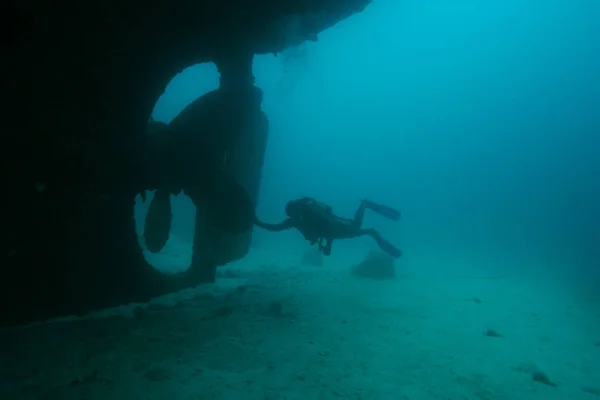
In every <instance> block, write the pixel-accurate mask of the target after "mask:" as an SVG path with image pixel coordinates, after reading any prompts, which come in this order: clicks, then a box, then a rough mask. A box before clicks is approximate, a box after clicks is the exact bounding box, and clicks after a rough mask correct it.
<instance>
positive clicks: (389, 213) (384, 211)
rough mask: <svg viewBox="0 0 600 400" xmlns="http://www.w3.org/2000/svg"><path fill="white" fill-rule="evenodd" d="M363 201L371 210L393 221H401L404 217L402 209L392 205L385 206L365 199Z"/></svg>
mask: <svg viewBox="0 0 600 400" xmlns="http://www.w3.org/2000/svg"><path fill="white" fill-rule="evenodd" d="M363 202H364V203H365V205H366V207H367V208H368V209H369V210H371V211H373V212H375V213H377V214H379V215H381V216H382V217H385V218H388V219H391V220H392V221H399V220H400V218H401V217H402V215H401V214H400V211H398V210H395V209H393V208H391V207H388V206H384V205H383V204H377V203H374V202H372V201H370V200H363Z"/></svg>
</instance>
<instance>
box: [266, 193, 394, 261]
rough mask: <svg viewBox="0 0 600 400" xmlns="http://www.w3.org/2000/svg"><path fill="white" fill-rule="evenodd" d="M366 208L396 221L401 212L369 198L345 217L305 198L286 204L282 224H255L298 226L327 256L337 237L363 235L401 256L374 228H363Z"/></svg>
mask: <svg viewBox="0 0 600 400" xmlns="http://www.w3.org/2000/svg"><path fill="white" fill-rule="evenodd" d="M367 208H368V209H369V210H371V211H374V212H375V213H377V214H379V215H381V216H383V217H385V218H388V219H391V220H393V221H398V220H399V219H400V212H399V211H397V210H394V209H393V208H390V207H387V206H384V205H381V204H377V203H374V202H372V201H369V200H363V201H362V202H361V203H360V206H359V207H358V210H356V214H355V215H354V218H353V219H349V218H342V217H338V216H337V215H335V214H334V213H333V211H332V209H331V207H330V206H328V205H326V204H324V203H321V202H318V201H316V200H314V199H312V198H310V197H304V198H301V199H298V200H292V201H290V202H288V203H287V205H286V206H285V213H286V214H287V216H288V218H287V219H286V220H285V221H283V222H281V223H279V224H267V223H264V222H261V221H258V220H256V221H255V224H256V225H258V226H260V227H261V228H263V229H266V230H269V231H272V232H280V231H283V230H286V229H291V228H296V229H298V230H299V231H300V232H301V233H302V235H303V236H304V239H306V240H308V241H309V242H310V244H311V245H314V244H317V243H318V244H319V251H322V252H323V254H325V255H326V256H328V255H330V254H331V246H332V244H333V241H334V240H336V239H352V238H355V237H358V236H364V235H368V236H371V237H372V238H373V239H375V241H376V242H377V244H378V245H379V248H380V249H381V250H382V251H384V252H385V253H387V254H389V255H390V256H392V257H394V258H399V257H400V256H402V251H400V250H399V249H397V248H396V247H394V246H393V245H392V244H391V243H390V242H388V241H387V240H385V239H384V238H383V237H382V236H381V235H380V234H379V232H377V231H376V230H375V229H364V228H363V227H362V222H363V218H364V216H365V210H366V209H367Z"/></svg>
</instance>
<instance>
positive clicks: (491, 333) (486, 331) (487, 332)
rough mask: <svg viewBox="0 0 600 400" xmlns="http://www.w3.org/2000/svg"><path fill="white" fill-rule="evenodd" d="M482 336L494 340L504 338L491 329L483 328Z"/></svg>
mask: <svg viewBox="0 0 600 400" xmlns="http://www.w3.org/2000/svg"><path fill="white" fill-rule="evenodd" d="M483 335H484V336H487V337H494V338H503V337H504V335H503V334H501V333H500V332H498V331H497V330H495V329H492V328H485V329H484V330H483Z"/></svg>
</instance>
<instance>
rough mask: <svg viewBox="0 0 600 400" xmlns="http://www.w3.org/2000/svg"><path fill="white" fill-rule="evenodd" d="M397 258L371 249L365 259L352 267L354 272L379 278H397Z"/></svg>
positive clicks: (366, 276) (358, 274) (361, 275)
mask: <svg viewBox="0 0 600 400" xmlns="http://www.w3.org/2000/svg"><path fill="white" fill-rule="evenodd" d="M395 261H396V260H395V259H394V258H393V257H391V256H390V255H388V254H386V253H382V252H380V251H370V252H369V254H367V256H366V257H365V259H364V260H363V261H362V262H361V263H360V264H357V265H355V266H353V267H352V268H351V270H350V271H351V272H352V274H354V275H356V276H360V277H362V278H371V279H377V280H385V279H394V278H396V267H395V265H394V263H395Z"/></svg>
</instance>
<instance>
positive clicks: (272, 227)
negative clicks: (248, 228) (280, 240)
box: [254, 218, 294, 232]
mask: <svg viewBox="0 0 600 400" xmlns="http://www.w3.org/2000/svg"><path fill="white" fill-rule="evenodd" d="M254 224H256V225H257V226H260V227H261V228H263V229H266V230H268V231H271V232H281V231H284V230H286V229H290V228H293V227H294V221H293V220H292V219H291V218H288V219H286V220H285V221H283V222H280V223H278V224H267V223H266V222H262V221H260V220H259V219H258V218H256V219H255V221H254Z"/></svg>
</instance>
